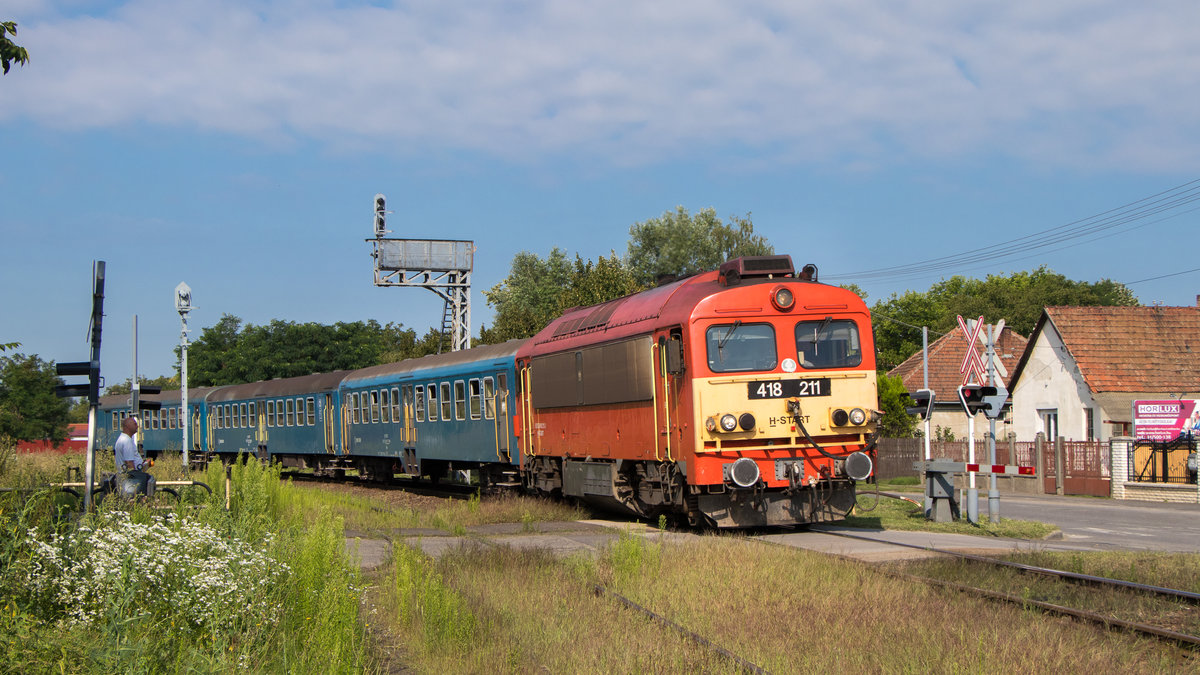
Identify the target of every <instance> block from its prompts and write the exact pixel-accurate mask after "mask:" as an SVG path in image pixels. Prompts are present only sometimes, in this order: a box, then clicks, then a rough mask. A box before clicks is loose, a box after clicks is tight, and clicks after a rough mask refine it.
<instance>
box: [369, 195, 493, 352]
mask: <svg viewBox="0 0 1200 675" xmlns="http://www.w3.org/2000/svg"><path fill="white" fill-rule="evenodd" d="M374 206H375V238H374V239H367V241H368V242H371V258H373V259H374V260H375V285H376V286H400V287H415V288H426V289H429V290H430V291H433V292H434V293H435V294H437V296H438V297H440V298H442V300H444V301H445V303H446V305H445V309H444V310H443V311H442V328H441V332H442V343H443V344H444V343H445V342H447V341H449V343H450V351H458V350H460V349H469V348H470V346H471V271H472V269H473V268H474V264H475V242H473V241H466V240H459V239H395V238H390V237H388V236H387V234H388V233H389V232H390V230H388V229H387V214H388V210H387V204H386V197H384V196H383V195H381V194H377V195H375V202H374ZM441 351H442V350H441V345H440V344H439V347H438V352H439V353H440V352H441Z"/></svg>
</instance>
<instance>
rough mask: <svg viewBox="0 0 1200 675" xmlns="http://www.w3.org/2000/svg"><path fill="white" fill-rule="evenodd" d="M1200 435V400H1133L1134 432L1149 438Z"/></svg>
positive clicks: (1161, 439)
mask: <svg viewBox="0 0 1200 675" xmlns="http://www.w3.org/2000/svg"><path fill="white" fill-rule="evenodd" d="M1188 434H1190V435H1192V436H1198V437H1200V401H1196V400H1195V399H1169V400H1166V401H1134V402H1133V435H1134V436H1135V437H1137V438H1139V439H1144V440H1148V441H1170V440H1174V439H1176V438H1179V437H1180V436H1183V435H1188Z"/></svg>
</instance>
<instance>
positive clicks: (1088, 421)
mask: <svg viewBox="0 0 1200 675" xmlns="http://www.w3.org/2000/svg"><path fill="white" fill-rule="evenodd" d="M1083 424H1084V430H1083V437H1084V438H1086V439H1088V440H1089V441H1094V440H1096V409H1095V408H1084V409H1083Z"/></svg>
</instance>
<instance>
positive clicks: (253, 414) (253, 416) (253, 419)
mask: <svg viewBox="0 0 1200 675" xmlns="http://www.w3.org/2000/svg"><path fill="white" fill-rule="evenodd" d="M247 405H248V407H249V409H250V426H251V427H257V426H258V415H257V408H255V406H254V402H253V401H251V402H250V403H249V404H247Z"/></svg>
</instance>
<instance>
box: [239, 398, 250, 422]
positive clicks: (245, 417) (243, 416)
mask: <svg viewBox="0 0 1200 675" xmlns="http://www.w3.org/2000/svg"><path fill="white" fill-rule="evenodd" d="M239 407H240V408H241V417H240V418H239V419H241V420H242V428H246V427H248V426H250V416H249V415H247V414H246V404H245V403H243V404H241V405H240V406H239Z"/></svg>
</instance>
